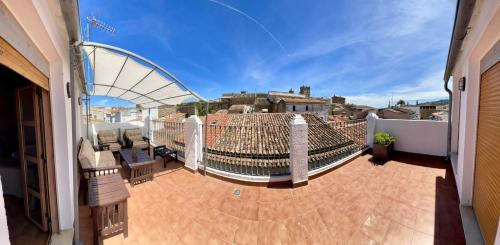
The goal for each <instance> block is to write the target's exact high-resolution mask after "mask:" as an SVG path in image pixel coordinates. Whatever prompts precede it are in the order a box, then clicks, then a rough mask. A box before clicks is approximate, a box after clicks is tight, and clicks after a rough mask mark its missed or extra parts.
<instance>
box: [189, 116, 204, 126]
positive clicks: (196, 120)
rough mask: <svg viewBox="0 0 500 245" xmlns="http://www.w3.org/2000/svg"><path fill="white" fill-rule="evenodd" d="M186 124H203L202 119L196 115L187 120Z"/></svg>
mask: <svg viewBox="0 0 500 245" xmlns="http://www.w3.org/2000/svg"><path fill="white" fill-rule="evenodd" d="M186 122H196V123H200V124H201V120H200V118H199V117H198V116H196V115H191V116H190V117H188V118H186Z"/></svg>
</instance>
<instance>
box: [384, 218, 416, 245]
mask: <svg viewBox="0 0 500 245" xmlns="http://www.w3.org/2000/svg"><path fill="white" fill-rule="evenodd" d="M413 233H414V231H413V230H412V229H410V228H408V227H406V226H403V225H401V224H399V223H397V222H394V221H393V222H391V224H390V226H389V231H388V232H387V235H386V237H385V241H384V244H395V245H404V244H411V242H412V237H413Z"/></svg>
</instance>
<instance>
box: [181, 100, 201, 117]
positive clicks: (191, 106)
mask: <svg viewBox="0 0 500 245" xmlns="http://www.w3.org/2000/svg"><path fill="white" fill-rule="evenodd" d="M177 112H180V113H184V114H187V115H189V116H191V115H197V114H198V109H197V108H196V104H195V103H185V104H180V105H177Z"/></svg>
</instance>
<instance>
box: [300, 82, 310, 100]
mask: <svg viewBox="0 0 500 245" xmlns="http://www.w3.org/2000/svg"><path fill="white" fill-rule="evenodd" d="M299 94H302V95H305V96H306V97H308V98H309V97H311V87H309V86H304V85H302V86H300V92H299Z"/></svg>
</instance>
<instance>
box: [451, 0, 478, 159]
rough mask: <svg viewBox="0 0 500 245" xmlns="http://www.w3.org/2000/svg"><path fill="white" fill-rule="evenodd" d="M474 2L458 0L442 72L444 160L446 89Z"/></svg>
mask: <svg viewBox="0 0 500 245" xmlns="http://www.w3.org/2000/svg"><path fill="white" fill-rule="evenodd" d="M475 4H476V0H458V1H457V8H456V10H455V21H454V22H453V31H452V35H451V41H450V48H449V50H448V60H447V61H446V69H445V71H444V90H446V92H447V93H448V100H449V101H448V141H447V149H446V151H447V153H446V158H447V159H449V158H450V153H451V109H452V108H451V105H452V102H451V100H452V98H453V95H452V92H451V90H450V89H449V88H448V81H449V80H450V76H451V73H452V71H453V69H454V67H455V64H456V62H457V59H458V54H459V53H460V48H461V47H462V43H463V41H464V39H465V37H466V36H467V30H468V26H469V21H470V18H471V16H472V12H473V11H474V6H475Z"/></svg>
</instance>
